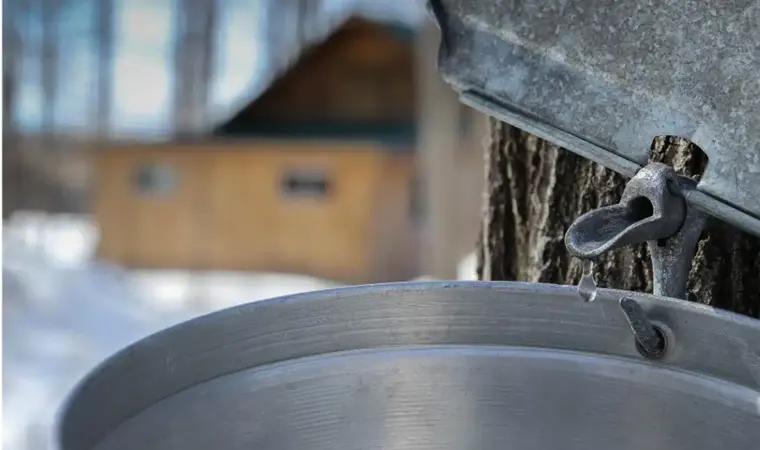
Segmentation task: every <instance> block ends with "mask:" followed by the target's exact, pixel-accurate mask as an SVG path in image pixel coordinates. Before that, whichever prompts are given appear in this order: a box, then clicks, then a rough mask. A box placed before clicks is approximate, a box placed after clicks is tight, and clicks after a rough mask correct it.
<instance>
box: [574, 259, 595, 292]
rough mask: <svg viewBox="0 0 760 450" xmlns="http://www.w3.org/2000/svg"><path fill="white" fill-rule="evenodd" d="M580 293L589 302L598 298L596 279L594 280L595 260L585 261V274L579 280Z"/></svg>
mask: <svg viewBox="0 0 760 450" xmlns="http://www.w3.org/2000/svg"><path fill="white" fill-rule="evenodd" d="M578 295H580V297H581V298H582V299H583V300H584V301H587V302H593V301H594V299H595V298H596V280H594V262H593V261H591V260H586V261H583V275H581V279H580V281H579V282H578Z"/></svg>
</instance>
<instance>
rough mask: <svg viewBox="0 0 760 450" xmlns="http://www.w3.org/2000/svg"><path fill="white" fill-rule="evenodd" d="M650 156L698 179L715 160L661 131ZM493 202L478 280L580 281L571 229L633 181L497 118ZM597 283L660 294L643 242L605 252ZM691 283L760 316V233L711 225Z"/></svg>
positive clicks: (712, 301)
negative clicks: (568, 244)
mask: <svg viewBox="0 0 760 450" xmlns="http://www.w3.org/2000/svg"><path fill="white" fill-rule="evenodd" d="M652 160H653V161H658V162H664V163H666V164H670V165H672V166H673V167H674V168H675V169H676V171H677V172H678V173H680V174H682V175H687V176H691V177H693V178H695V179H696V178H698V177H699V176H700V174H701V172H702V170H703V169H704V167H705V165H706V162H707V158H706V157H705V155H704V154H703V153H702V152H701V150H699V149H698V148H697V147H696V146H694V145H692V144H690V143H689V142H688V141H686V140H684V139H680V138H676V137H658V138H657V139H655V141H654V143H653V145H652ZM486 177H487V179H486V200H485V201H486V204H485V208H484V214H483V227H482V230H481V236H480V238H479V243H478V277H479V278H480V279H483V280H519V281H533V282H543V283H556V284H575V283H577V282H578V281H579V279H580V276H581V273H582V264H581V262H580V260H577V259H575V258H573V257H572V256H570V255H569V254H568V252H567V251H566V249H565V245H564V234H565V231H566V230H567V228H568V227H569V226H570V224H571V223H572V222H573V221H574V220H575V219H576V218H577V217H578V216H580V215H581V214H583V213H585V212H587V211H589V210H591V209H593V208H596V207H599V206H604V205H609V204H612V203H617V202H618V200H619V199H620V196H621V194H622V192H623V189H624V187H625V183H626V181H627V179H626V178H624V177H622V176H620V175H618V174H616V173H614V172H612V171H611V170H608V169H605V168H603V167H601V166H599V165H597V164H595V163H592V162H590V161H588V160H586V159H584V158H582V157H580V156H577V155H575V154H573V153H571V152H569V151H567V150H564V149H561V148H558V147H556V146H554V145H552V144H550V143H548V142H546V141H543V140H541V139H539V138H537V137H535V136H532V135H530V134H528V133H525V132H523V131H520V130H518V129H516V128H514V127H511V126H509V125H507V124H504V123H501V122H499V121H497V120H491V141H490V143H489V145H488V149H487V154H486ZM594 276H595V278H596V281H597V284H598V285H600V286H603V287H611V288H616V289H626V290H632V291H642V292H651V291H652V268H651V263H650V260H649V254H648V251H647V248H646V245H645V244H641V245H637V246H632V247H628V248H623V249H619V250H615V251H611V252H608V253H607V254H605V255H603V256H602V257H601V258H600V259H599V260H598V261H597V262H596V264H595V266H594ZM688 289H689V290H690V291H691V293H692V294H693V296H694V298H695V299H696V300H697V301H699V302H701V303H705V304H708V305H711V306H715V307H718V308H724V309H727V310H731V311H734V312H738V313H742V314H746V315H748V316H752V317H760V239H758V238H755V237H753V236H750V235H747V234H745V233H743V232H741V231H739V230H737V229H735V228H733V227H731V226H729V225H727V224H725V223H721V222H718V221H717V220H716V221H713V222H711V223H710V226H709V227H708V230H706V231H705V233H703V236H702V239H701V241H700V243H699V247H698V249H697V254H696V256H695V258H694V259H693V262H692V268H691V273H690V276H689V284H688Z"/></svg>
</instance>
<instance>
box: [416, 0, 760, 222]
mask: <svg viewBox="0 0 760 450" xmlns="http://www.w3.org/2000/svg"><path fill="white" fill-rule="evenodd" d="M429 2H430V4H431V5H435V8H434V12H435V14H434V15H435V17H436V18H437V20H438V22H439V24H440V26H441V29H442V34H443V36H444V39H443V45H442V46H441V52H440V59H439V65H440V71H441V73H442V75H443V76H444V78H445V79H446V80H447V81H448V82H449V83H450V84H451V85H452V86H453V87H454V88H455V89H456V90H458V91H459V92H460V93H461V94H462V95H463V97H464V98H463V101H464V102H465V103H467V104H469V105H471V106H473V107H475V108H477V109H480V110H481V111H483V112H485V113H486V114H489V115H492V116H494V117H498V118H499V119H501V120H504V121H506V122H508V123H511V124H512V125H515V126H518V127H520V128H522V129H525V130H526V131H529V132H532V133H534V134H537V135H538V136H540V137H543V138H545V139H549V140H550V141H553V142H555V143H557V144H559V145H562V146H563V147H565V148H567V149H569V150H571V151H574V152H576V153H578V154H580V155H582V156H584V157H587V158H589V159H592V160H594V161H596V162H598V163H600V164H602V165H604V166H606V167H608V168H611V169H613V170H616V171H618V172H620V173H621V174H623V175H626V176H629V177H630V176H633V174H634V173H635V171H636V170H637V169H638V168H639V167H642V166H644V165H645V164H646V163H647V161H648V158H649V149H650V147H651V144H652V140H653V139H654V138H655V137H656V136H660V135H676V136H681V137H684V138H688V139H691V140H692V141H693V142H695V143H696V144H697V145H699V146H700V147H701V148H702V149H703V150H704V151H705V153H706V154H707V155H708V156H709V159H710V161H709V164H708V166H707V168H706V170H705V172H704V174H703V176H702V179H701V181H700V183H699V185H698V189H699V194H700V195H696V194H698V193H696V192H695V197H696V198H695V199H694V201H695V202H697V203H699V204H701V205H703V206H706V205H708V204H709V203H710V202H709V199H707V198H704V196H705V195H706V194H707V195H709V196H711V197H713V198H715V199H718V200H720V201H721V202H722V203H723V205H722V206H721V207H720V208H711V210H710V211H709V212H711V213H712V214H713V215H716V216H718V217H720V218H721V219H723V220H727V221H729V222H731V223H733V224H734V225H736V226H740V227H743V228H744V229H745V230H747V231H749V232H753V233H755V234H759V235H760V131H758V130H759V129H758V127H756V126H754V124H755V123H756V122H757V121H758V119H760V115H759V112H760V79H758V77H757V73H758V71H760V58H758V57H757V55H758V52H759V51H760V46H758V42H760V27H758V26H757V24H758V23H760V2H758V1H757V0H708V1H702V2H685V1H673V0H653V1H649V2H641V1H638V0H622V1H620V0H619V1H615V2H610V1H606V0H544V1H505V2H495V1H493V0H429ZM695 24H698V25H695Z"/></svg>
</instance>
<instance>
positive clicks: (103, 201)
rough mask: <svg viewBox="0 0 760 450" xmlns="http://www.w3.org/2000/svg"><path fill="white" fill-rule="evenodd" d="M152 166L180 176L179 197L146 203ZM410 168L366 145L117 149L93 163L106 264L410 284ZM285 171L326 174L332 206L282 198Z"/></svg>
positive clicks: (157, 196)
mask: <svg viewBox="0 0 760 450" xmlns="http://www.w3.org/2000/svg"><path fill="white" fill-rule="evenodd" d="M150 164H153V165H155V166H154V167H166V166H168V167H173V168H174V174H175V185H174V189H173V190H171V191H170V192H166V193H165V194H161V193H153V194H151V193H144V192H140V190H139V189H138V188H137V186H136V184H135V183H136V178H135V176H136V174H137V173H138V172H139V171H140V168H141V167H148V166H146V165H150ZM412 164H413V163H412V161H411V156H409V155H391V154H388V153H386V152H383V151H381V150H380V149H378V148H376V147H375V146H374V145H373V144H361V143H352V144H342V143H334V142H331V143H314V142H298V141H287V142H277V141H242V142H234V143H197V144H165V145H124V146H119V147H114V148H109V149H106V150H104V151H101V152H99V153H97V154H96V155H95V173H96V177H97V187H96V189H95V193H96V198H95V207H94V212H95V217H96V220H97V221H98V223H99V226H100V232H101V242H100V247H99V251H98V253H99V256H100V257H101V258H103V259H107V260H111V261H115V262H117V263H121V264H123V265H126V266H135V267H164V268H190V269H218V270H263V271H285V272H291V273H304V274H310V275H315V276H321V277H326V278H330V279H336V280H344V281H350V282H367V281H385V280H386V279H391V278H395V279H403V278H408V277H411V276H414V275H416V273H415V272H414V270H415V269H416V267H409V266H408V265H405V264H406V261H408V258H405V257H403V256H400V253H403V252H404V251H406V252H412V254H414V253H416V252H415V249H413V248H411V247H410V246H411V245H413V243H414V238H413V235H414V230H413V227H412V222H411V220H409V218H408V214H407V213H408V211H409V204H408V203H409V198H408V194H407V191H408V187H409V183H410V181H409V178H410V177H411V170H412ZM162 165H163V166H162ZM288 170H322V171H324V173H325V174H327V179H328V180H329V182H330V187H329V194H328V195H327V196H325V197H323V198H317V197H297V196H289V195H286V194H284V193H283V191H282V189H281V177H282V175H283V174H284V173H285V172H286V171H288ZM379 206H382V207H381V208H379ZM379 209H381V210H382V211H383V212H382V214H378V210H379ZM379 241H382V242H384V243H385V246H384V247H383V251H382V252H380V251H378V249H377V246H376V243H377V242H379ZM393 248H397V249H399V250H398V252H393V251H389V249H393ZM397 253H398V254H397ZM393 258H396V259H395V260H391V259H393ZM378 268H382V270H380V269H378ZM389 277H391V278H389Z"/></svg>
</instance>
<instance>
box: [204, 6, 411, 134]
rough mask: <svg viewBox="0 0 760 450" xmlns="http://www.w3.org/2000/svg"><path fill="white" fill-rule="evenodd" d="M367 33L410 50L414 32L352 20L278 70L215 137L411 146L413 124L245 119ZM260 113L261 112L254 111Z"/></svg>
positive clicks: (408, 29)
mask: <svg viewBox="0 0 760 450" xmlns="http://www.w3.org/2000/svg"><path fill="white" fill-rule="evenodd" d="M367 31H377V32H381V33H385V34H387V36H389V38H391V39H396V40H398V41H399V42H401V43H403V44H404V45H406V46H409V47H410V48H411V47H412V45H413V42H414V36H415V34H416V30H415V29H414V28H411V27H410V26H406V25H403V24H399V23H383V22H377V21H374V20H370V19H366V18H361V17H351V18H349V19H348V20H346V21H345V22H344V23H343V24H342V25H341V26H339V27H337V28H336V29H335V31H334V32H332V33H331V34H329V35H328V36H327V38H326V39H324V40H322V41H321V42H318V43H315V44H313V45H310V46H308V47H306V48H305V49H304V50H303V51H302V52H301V53H300V55H299V56H298V57H297V58H296V59H295V60H294V61H293V62H292V63H291V64H290V65H289V66H287V67H286V68H284V69H283V70H281V71H280V72H279V74H278V75H276V76H275V77H274V78H273V79H272V81H271V82H270V83H269V84H268V85H266V87H265V88H264V89H263V90H262V91H261V92H260V93H259V94H258V95H257V96H256V97H255V98H254V99H252V100H251V102H249V103H247V104H246V105H245V106H244V107H242V108H240V109H239V110H238V111H237V112H236V113H235V114H234V115H233V117H231V118H230V119H229V120H227V121H225V122H223V123H221V124H220V125H218V126H217V128H216V130H215V134H217V135H226V136H230V135H232V136H234V135H247V136H255V137H276V138H306V137H308V138H315V139H320V138H328V139H336V138H339V139H342V140H352V139H359V140H366V139H371V140H380V141H383V142H388V143H393V144H404V143H411V142H413V141H414V139H415V136H416V130H415V123H414V121H413V120H412V121H401V122H400V121H393V122H373V121H369V122H368V121H362V122H358V121H357V122H353V121H350V120H348V121H347V120H339V121H335V120H334V121H321V120H320V121H308V122H303V123H293V122H290V121H277V120H268V119H263V120H262V119H261V116H262V114H259V115H258V116H257V118H255V119H252V118H251V117H250V116H246V112H247V111H252V110H256V109H257V108H264V109H263V111H266V106H265V105H264V103H266V102H267V101H269V100H271V98H274V96H276V95H277V92H278V88H281V87H283V86H284V85H286V84H287V83H290V82H293V81H294V79H295V78H296V77H301V76H303V73H298V71H299V70H300V69H301V68H303V67H310V65H311V64H312V63H313V62H315V61H318V60H320V59H321V58H325V57H329V55H330V54H331V52H332V51H333V50H334V49H337V48H339V47H340V46H341V45H343V44H345V43H346V42H347V41H348V40H351V39H353V38H354V37H355V36H356V33H363V32H367ZM257 112H260V111H257Z"/></svg>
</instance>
